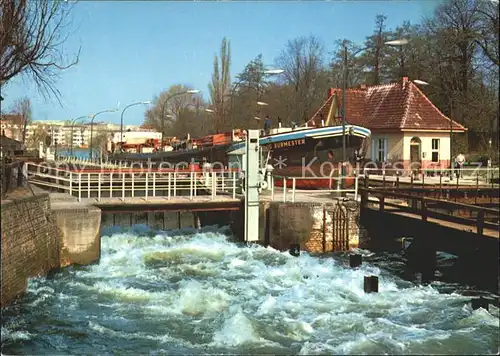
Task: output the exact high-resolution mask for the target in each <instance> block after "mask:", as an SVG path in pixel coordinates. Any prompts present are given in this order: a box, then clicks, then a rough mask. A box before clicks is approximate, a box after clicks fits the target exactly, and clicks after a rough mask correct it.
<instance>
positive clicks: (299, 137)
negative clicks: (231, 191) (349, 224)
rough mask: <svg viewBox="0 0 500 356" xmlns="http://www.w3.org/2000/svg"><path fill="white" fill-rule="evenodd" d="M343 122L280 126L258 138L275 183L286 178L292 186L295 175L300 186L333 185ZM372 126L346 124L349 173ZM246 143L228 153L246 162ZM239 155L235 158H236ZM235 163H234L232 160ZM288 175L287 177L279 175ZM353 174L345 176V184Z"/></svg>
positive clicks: (363, 146) (338, 167) (338, 161)
mask: <svg viewBox="0 0 500 356" xmlns="http://www.w3.org/2000/svg"><path fill="white" fill-rule="evenodd" d="M343 130H344V128H343V127H342V125H336V126H321V127H298V128H278V129H273V130H271V132H270V134H269V135H265V136H262V137H261V138H260V139H259V143H260V146H261V147H262V156H263V157H264V159H265V165H263V166H268V167H269V166H272V169H273V175H274V177H275V186H283V184H285V183H284V181H286V185H287V186H288V187H292V185H293V184H294V183H293V178H295V188H297V189H334V188H336V187H337V185H338V183H339V180H338V178H337V177H338V176H339V175H340V171H341V163H340V162H341V161H342V156H343V153H342V145H343V142H342V141H343V140H342V137H343V132H344V131H343ZM370 135H371V132H370V130H369V129H367V128H365V127H361V126H357V125H346V126H345V138H346V158H347V162H348V163H350V164H348V165H346V173H352V170H353V167H355V162H356V161H359V158H360V157H363V156H364V154H365V151H366V146H367V145H366V139H367V138H368V137H370ZM244 149H245V144H244V143H235V144H233V145H232V146H231V148H230V149H229V151H228V155H230V156H236V157H241V158H240V160H241V162H240V164H241V163H242V162H243V154H244ZM237 161H238V158H235V159H233V162H237ZM233 165H234V163H233ZM285 177H286V178H288V179H286V180H283V179H280V178H285ZM353 183H354V178H346V184H345V186H346V187H349V186H351V185H352V184H353Z"/></svg>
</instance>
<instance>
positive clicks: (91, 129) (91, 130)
mask: <svg viewBox="0 0 500 356" xmlns="http://www.w3.org/2000/svg"><path fill="white" fill-rule="evenodd" d="M117 111H118V109H107V110H103V111H99V112H98V113H95V114H93V115H91V116H90V140H89V158H90V160H92V135H93V130H94V119H95V118H96V117H97V115H100V114H104V113H107V112H117Z"/></svg>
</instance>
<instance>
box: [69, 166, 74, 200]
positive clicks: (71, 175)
mask: <svg viewBox="0 0 500 356" xmlns="http://www.w3.org/2000/svg"><path fill="white" fill-rule="evenodd" d="M69 195H73V172H71V171H70V172H69Z"/></svg>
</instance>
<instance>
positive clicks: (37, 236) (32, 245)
mask: <svg viewBox="0 0 500 356" xmlns="http://www.w3.org/2000/svg"><path fill="white" fill-rule="evenodd" d="M1 217H2V257H1V262H2V266H1V273H2V294H1V302H0V304H1V307H4V306H6V305H8V304H10V303H11V302H12V301H14V300H15V299H16V298H17V297H18V296H20V295H22V294H23V293H24V292H25V291H26V286H27V282H28V278H30V277H35V276H39V275H44V274H46V273H48V272H49V271H51V270H53V269H56V268H58V267H59V232H58V229H57V227H56V225H55V223H54V221H53V218H52V216H51V213H50V200H49V195H48V194H40V195H36V196H31V197H25V198H16V199H15V200H7V201H4V202H2V212H1Z"/></svg>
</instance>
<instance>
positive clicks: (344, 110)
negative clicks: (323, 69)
mask: <svg viewBox="0 0 500 356" xmlns="http://www.w3.org/2000/svg"><path fill="white" fill-rule="evenodd" d="M384 44H385V45H387V46H404V45H406V44H408V40H407V39H399V40H393V41H387V42H384ZM343 46H344V80H343V82H344V83H343V88H342V106H343V107H342V166H341V186H342V188H344V187H345V180H344V179H342V177H344V176H345V164H346V161H347V152H346V137H345V133H346V131H345V126H346V115H347V102H346V101H347V100H346V91H347V77H348V61H347V41H344V43H343ZM369 48H371V47H365V48H361V49H359V50H357V51H356V52H354V53H353V54H352V56H356V55H357V54H359V53H361V52H363V51H365V50H367V49H369Z"/></svg>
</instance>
